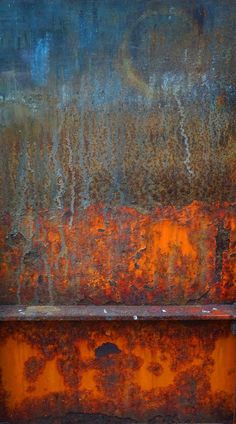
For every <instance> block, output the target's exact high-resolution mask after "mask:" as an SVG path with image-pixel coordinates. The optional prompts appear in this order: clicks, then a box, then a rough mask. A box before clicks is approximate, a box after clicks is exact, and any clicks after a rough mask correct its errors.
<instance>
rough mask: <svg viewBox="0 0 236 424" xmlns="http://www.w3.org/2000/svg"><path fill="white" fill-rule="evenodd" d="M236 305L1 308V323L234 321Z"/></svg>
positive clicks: (15, 306)
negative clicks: (53, 321)
mask: <svg viewBox="0 0 236 424" xmlns="http://www.w3.org/2000/svg"><path fill="white" fill-rule="evenodd" d="M234 319H236V304H233V305H212V304H211V305H184V306H174V305H163V306H153V305H133V306H125V305H104V306H101V305H99V306H98V305H76V306H74V305H35V306H25V305H1V306H0V320H1V321H47V320H56V321H57V320H63V321H66V320H71V321H83V320H86V321H90V320H126V321H130V320H135V321H136V320H234Z"/></svg>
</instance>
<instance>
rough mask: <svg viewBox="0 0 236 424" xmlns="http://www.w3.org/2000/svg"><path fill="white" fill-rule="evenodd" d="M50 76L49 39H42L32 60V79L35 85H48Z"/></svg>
mask: <svg viewBox="0 0 236 424" xmlns="http://www.w3.org/2000/svg"><path fill="white" fill-rule="evenodd" d="M48 74H49V38H48V36H46V37H44V38H40V40H39V41H38V42H37V45H36V47H35V50H34V52H33V55H32V58H31V77H32V80H33V82H34V83H35V84H37V85H39V86H44V85H46V84H47V79H48Z"/></svg>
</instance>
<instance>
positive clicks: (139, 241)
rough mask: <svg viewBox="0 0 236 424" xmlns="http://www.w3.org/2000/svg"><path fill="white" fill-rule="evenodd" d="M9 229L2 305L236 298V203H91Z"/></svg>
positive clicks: (30, 215) (3, 241) (30, 218)
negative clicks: (145, 209) (142, 207)
mask: <svg viewBox="0 0 236 424" xmlns="http://www.w3.org/2000/svg"><path fill="white" fill-rule="evenodd" d="M4 219H5V221H3V222H4V225H3V226H2V236H1V240H0V243H1V245H2V246H1V247H2V269H1V281H2V286H1V303H2V304H9V303H10V304H14V303H19V304H28V305H29V304H34V305H37V304H48V303H50V304H79V303H93V302H94V303H96V304H105V303H125V304H126V305H132V304H165V303H167V304H168V303H169V304H176V303H177V304H192V303H230V302H233V301H234V300H235V298H236V285H235V284H236V279H235V269H236V256H235V248H236V219H235V205H228V204H224V205H222V206H219V205H215V206H214V207H213V206H211V207H210V206H209V207H207V206H206V205H202V204H199V203H193V204H191V205H189V206H186V207H184V208H180V209H177V208H176V207H173V206H169V207H165V208H159V209H156V210H155V211H153V212H149V213H141V212H139V211H137V210H134V209H133V208H128V207H125V206H123V207H116V208H109V209H106V208H105V207H102V206H99V205H96V206H90V207H88V208H87V209H86V210H85V211H83V212H82V213H81V214H79V213H78V212H76V213H75V214H74V217H73V224H72V226H70V223H69V218H68V216H67V215H66V214H63V213H61V212H56V211H54V212H50V213H49V212H45V213H41V214H38V216H37V219H36V220H34V216H33V213H32V211H29V212H28V214H25V215H24V218H23V222H22V224H21V228H19V229H18V232H17V233H12V232H11V229H12V223H11V219H10V217H8V216H5V218H4Z"/></svg>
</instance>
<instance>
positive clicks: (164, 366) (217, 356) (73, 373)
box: [0, 321, 236, 424]
mask: <svg viewBox="0 0 236 424" xmlns="http://www.w3.org/2000/svg"><path fill="white" fill-rule="evenodd" d="M235 349H236V338H235V337H234V336H233V335H232V333H231V328H230V322H208V321H206V322H200V321H199V322H197V321H196V322H186V323H180V322H178V323H177V322H156V323H153V322H142V323H141V322H140V323H139V322H137V321H136V322H133V323H129V322H120V323H119V322H78V323H76V322H50V323H49V322H45V323H42V322H41V323H40V322H38V323H30V322H18V323H2V324H1V329H0V370H1V381H2V383H1V385H0V391H1V400H2V402H3V406H4V407H3V408H0V411H1V413H2V416H1V419H2V420H10V422H12V423H18V422H24V423H25V422H27V420H32V421H31V422H33V423H34V422H35V423H37V419H39V418H40V419H41V420H42V423H44V420H43V419H45V422H46V423H47V420H46V418H47V419H48V422H49V423H50V422H51V423H54V422H55V423H56V422H57V421H56V418H58V423H70V422H71V423H77V422H83V423H86V422H88V423H90V422H93V423H96V422H97V423H99V424H100V423H102V424H108V423H109V424H110V423H116V422H117V423H119V422H120V423H126V422H127V423H128V422H129V420H128V418H129V419H130V422H131V423H132V422H135V420H136V422H138V423H140V422H143V423H148V424H154V423H155V424H156V423H158V424H160V423H162V424H163V423H175V424H176V423H184V422H185V423H193V422H194V423H196V422H199V423H200V422H204V423H206V422H209V423H210V422H211V423H217V422H218V423H225V422H228V423H232V421H233V409H234V384H235ZM19 388H20V390H19ZM83 414H85V415H83ZM83 417H84V421H83ZM119 419H120V420H119ZM20 420H21V421H20ZM53 420H55V421H53ZM76 420H77V421H76ZM86 420H87V421H86ZM92 420H94V421H92ZM96 420H97V421H96ZM112 420H113V421H112ZM132 420H133V421H132ZM39 422H41V421H39Z"/></svg>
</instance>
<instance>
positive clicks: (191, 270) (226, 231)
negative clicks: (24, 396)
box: [0, 0, 236, 304]
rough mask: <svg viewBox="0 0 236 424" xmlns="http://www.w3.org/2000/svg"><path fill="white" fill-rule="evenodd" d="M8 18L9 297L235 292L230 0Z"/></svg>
mask: <svg viewBox="0 0 236 424" xmlns="http://www.w3.org/2000/svg"><path fill="white" fill-rule="evenodd" d="M0 14H1V30H0V31H1V38H0V39H1V44H0V59H1V61H0V70H1V74H0V107H1V112H0V131H1V137H0V149H1V164H0V169H1V172H0V181H1V195H0V209H1V215H2V224H1V231H2V232H1V234H2V235H1V243H2V253H1V255H2V263H1V285H2V286H1V287H2V288H1V297H0V302H1V303H2V304H15V303H25V304H37V303H39V304H41V303H43V304H47V303H50V304H54V303H55V304H61V303H65V304H68V303H69V304H70V303H81V302H86V303H88V302H92V303H98V304H101V303H107V302H112V303H113V302H114V303H127V304H135V303H138V304H145V303H157V304H161V303H187V302H197V301H199V299H200V300H201V301H202V300H203V301H204V302H206V303H207V302H213V303H214V302H217V303H218V302H224V303H228V302H232V300H233V298H235V291H233V290H234V288H233V285H234V284H235V283H234V279H235V259H236V256H235V233H234V232H235V200H236V196H235V194H236V189H235V184H236V172H235V170H236V154H235V152H236V143H235V141H236V126H235V122H236V119H235V105H236V87H235V82H236V77H235V67H236V63H235V60H236V59H235V58H236V52H235V43H234V39H235V36H236V27H235V19H236V4H235V1H234V0H214V1H213V0H206V1H204V2H201V1H200V0H194V1H192V2H189V1H187V0H181V1H180V0H174V1H173V0H171V1H170V0H167V1H161V0H160V1H146V0H137V1H136V0H132V1H126V0H122V1H120V0H110V1H107V0H96V1H92V0H91V1H82V2H77V1H72V0H51V1H49V2H48V1H46V0H45V1H40V2H37V1H34V0H30V1H26V0H19V1H14V0H8V1H6V0H3V1H1V4H0Z"/></svg>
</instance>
